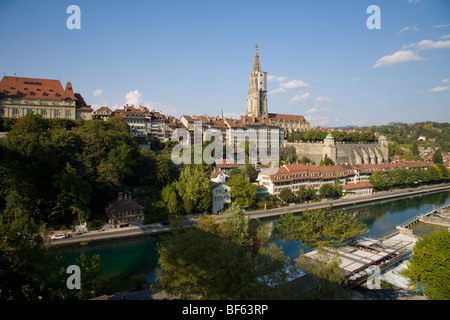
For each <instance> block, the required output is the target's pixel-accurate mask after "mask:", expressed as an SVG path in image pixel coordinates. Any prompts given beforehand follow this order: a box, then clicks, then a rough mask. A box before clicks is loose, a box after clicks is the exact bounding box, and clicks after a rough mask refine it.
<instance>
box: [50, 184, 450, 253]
mask: <svg viewBox="0 0 450 320" xmlns="http://www.w3.org/2000/svg"><path fill="white" fill-rule="evenodd" d="M446 190H449V191H450V186H448V185H446V184H440V185H433V186H423V187H419V188H415V189H411V188H410V189H398V190H391V191H382V192H377V193H374V194H372V195H367V196H361V197H354V198H346V199H338V200H333V201H331V200H322V201H320V202H310V203H305V204H299V205H291V206H289V207H282V208H276V209H269V210H255V211H248V212H247V213H246V214H247V216H248V217H249V218H250V219H262V218H270V217H276V216H279V215H282V214H285V213H286V212H287V211H289V212H292V213H300V212H302V211H303V210H305V209H306V208H308V209H320V208H325V207H328V206H329V205H330V203H331V204H333V207H334V208H338V207H345V206H356V205H357V204H362V203H369V202H373V201H380V200H386V201H388V200H390V199H395V198H401V197H414V196H417V195H422V194H431V193H436V192H442V191H446ZM221 219H223V216H221V215H218V216H217V220H218V221H220V220H221ZM194 223H195V218H192V219H190V220H185V221H183V226H184V227H191V226H192V225H193V224H194ZM168 232H170V225H163V224H161V223H153V224H148V225H142V226H131V227H127V228H121V229H110V230H105V231H91V232H88V233H86V234H82V235H78V236H74V237H69V238H66V239H59V240H53V241H51V242H50V244H49V247H50V248H54V247H62V246H71V245H80V244H81V245H87V244H90V243H93V242H101V241H109V240H117V239H126V238H131V237H140V236H148V235H158V234H164V233H168Z"/></svg>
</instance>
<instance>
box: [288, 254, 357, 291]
mask: <svg viewBox="0 0 450 320" xmlns="http://www.w3.org/2000/svg"><path fill="white" fill-rule="evenodd" d="M296 260H297V264H296V265H297V267H299V268H300V269H301V270H303V271H304V272H306V273H308V274H309V275H311V276H312V277H314V280H315V284H316V285H314V286H311V288H310V289H309V290H305V291H303V292H302V293H301V296H300V297H299V298H301V299H314V300H323V299H346V298H349V293H348V290H345V289H344V288H343V287H342V284H343V283H345V282H346V278H345V276H344V273H343V272H342V270H341V268H340V264H341V258H340V257H339V253H338V252H337V251H336V250H331V249H329V248H327V249H325V248H319V249H318V250H317V256H316V258H315V259H310V258H308V257H306V256H305V255H304V254H303V253H301V254H300V257H299V258H298V259H296Z"/></svg>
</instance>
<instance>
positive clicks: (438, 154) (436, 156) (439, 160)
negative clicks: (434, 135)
mask: <svg viewBox="0 0 450 320" xmlns="http://www.w3.org/2000/svg"><path fill="white" fill-rule="evenodd" d="M433 162H434V163H435V164H438V163H439V164H443V163H444V158H443V157H442V151H441V149H440V148H438V149H436V151H435V152H434V154H433Z"/></svg>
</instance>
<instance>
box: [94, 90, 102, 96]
mask: <svg viewBox="0 0 450 320" xmlns="http://www.w3.org/2000/svg"><path fill="white" fill-rule="evenodd" d="M102 93H103V90H102V89H97V90H94V97H97V96H101V95H102Z"/></svg>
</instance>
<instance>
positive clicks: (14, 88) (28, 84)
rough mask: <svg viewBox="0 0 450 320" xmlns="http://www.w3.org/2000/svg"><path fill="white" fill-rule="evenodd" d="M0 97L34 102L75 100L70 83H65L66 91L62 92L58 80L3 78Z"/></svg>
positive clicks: (0, 83) (0, 82)
mask: <svg viewBox="0 0 450 320" xmlns="http://www.w3.org/2000/svg"><path fill="white" fill-rule="evenodd" d="M69 88H70V89H69ZM0 97H1V98H18V99H34V100H36V99H39V100H62V99H65V98H70V99H73V100H77V98H76V97H75V96H74V93H73V89H72V84H71V83H70V82H68V83H67V85H66V90H64V88H63V86H62V85H61V82H60V81H59V80H52V79H39V78H23V77H10V76H4V77H3V79H2V81H0Z"/></svg>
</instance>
